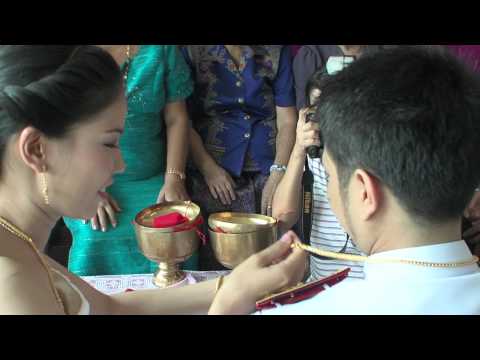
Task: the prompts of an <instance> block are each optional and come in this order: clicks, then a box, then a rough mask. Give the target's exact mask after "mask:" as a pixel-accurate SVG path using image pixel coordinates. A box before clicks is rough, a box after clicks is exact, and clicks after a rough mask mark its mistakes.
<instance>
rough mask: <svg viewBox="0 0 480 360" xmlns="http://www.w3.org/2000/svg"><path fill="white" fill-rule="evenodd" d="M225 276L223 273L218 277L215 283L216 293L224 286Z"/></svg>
mask: <svg viewBox="0 0 480 360" xmlns="http://www.w3.org/2000/svg"><path fill="white" fill-rule="evenodd" d="M224 278H225V277H224V276H223V275H221V276H220V277H219V278H218V279H217V284H216V285H215V295H217V293H218V291H219V290H220V288H221V287H222V285H223V279H224Z"/></svg>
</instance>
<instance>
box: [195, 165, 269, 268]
mask: <svg viewBox="0 0 480 360" xmlns="http://www.w3.org/2000/svg"><path fill="white" fill-rule="evenodd" d="M233 180H234V181H235V184H236V185H237V187H236V189H235V195H236V197H237V198H236V200H235V201H233V202H232V204H231V205H223V204H222V203H221V202H220V200H215V199H214V198H213V196H212V194H211V193H210V190H209V188H208V185H207V184H206V183H205V181H204V178H203V175H202V174H200V173H199V172H198V171H190V172H189V176H188V177H187V190H188V193H189V194H190V197H191V199H192V201H193V202H194V203H196V204H197V205H198V206H200V208H201V210H202V216H203V218H204V219H205V223H204V225H203V229H202V230H203V233H204V234H205V235H206V236H207V244H206V245H205V246H202V247H201V248H200V257H199V269H200V270H202V271H213V270H225V268H224V267H223V266H222V264H220V263H219V262H218V261H217V259H216V258H215V255H214V254H213V250H212V247H211V245H210V243H209V241H208V223H207V220H208V217H209V216H210V214H213V213H217V212H224V211H233V212H243V213H255V214H260V213H261V203H262V191H263V188H264V186H265V183H266V182H267V180H268V176H265V175H262V173H261V172H244V173H242V175H241V176H240V177H234V178H233Z"/></svg>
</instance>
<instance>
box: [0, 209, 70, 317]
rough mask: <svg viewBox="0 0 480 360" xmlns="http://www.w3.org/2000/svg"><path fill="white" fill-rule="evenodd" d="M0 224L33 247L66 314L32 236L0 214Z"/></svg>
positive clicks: (45, 263)
mask: <svg viewBox="0 0 480 360" xmlns="http://www.w3.org/2000/svg"><path fill="white" fill-rule="evenodd" d="M0 226H2V227H3V228H4V229H5V230H7V231H8V232H9V233H11V234H13V235H15V236H16V237H18V238H20V239H22V240H24V241H26V242H27V243H28V244H29V245H30V247H31V248H32V249H33V251H34V252H35V254H36V255H37V257H38V259H39V260H40V262H41V263H42V265H43V267H44V268H45V270H46V271H47V275H48V280H49V282H50V287H51V288H52V290H53V294H54V295H55V299H56V300H57V303H58V305H59V306H60V307H61V309H62V311H63V313H65V314H66V311H65V305H64V304H63V301H62V298H61V297H60V294H59V293H58V290H57V288H56V287H55V285H54V282H53V276H52V272H51V270H50V267H49V266H48V264H47V262H46V261H45V259H44V258H43V256H42V254H41V253H40V250H38V248H37V246H36V245H35V243H34V242H33V240H32V238H31V237H30V236H28V235H27V234H25V233H24V232H23V231H22V230H20V229H19V228H17V227H16V226H15V225H13V224H12V223H11V222H9V221H7V220H5V219H4V218H3V217H1V216H0Z"/></svg>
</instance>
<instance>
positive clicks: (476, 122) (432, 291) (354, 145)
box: [214, 47, 480, 315]
mask: <svg viewBox="0 0 480 360" xmlns="http://www.w3.org/2000/svg"><path fill="white" fill-rule="evenodd" d="M316 117H317V118H318V120H319V124H313V123H309V124H310V126H312V129H313V130H314V131H312V136H313V139H314V140H315V141H317V143H318V144H319V142H318V140H319V139H318V129H321V137H322V139H323V141H322V142H323V144H324V152H323V156H322V159H323V163H324V166H325V170H326V173H327V179H328V181H327V182H328V185H327V186H328V196H329V200H330V204H331V206H332V210H333V211H334V213H335V214H336V216H337V218H338V220H339V222H340V223H341V225H342V227H343V228H344V229H345V230H346V231H348V233H349V234H350V235H351V236H352V238H353V239H354V241H355V243H356V246H357V247H358V248H359V249H360V250H361V251H362V252H363V253H365V254H369V257H368V258H367V259H368V260H367V262H366V263H365V268H364V271H365V279H363V280H355V281H351V282H341V283H339V284H337V285H335V286H333V287H331V288H329V289H327V290H325V291H324V292H321V293H320V294H318V295H317V296H315V297H314V298H312V299H310V300H306V301H303V302H300V303H297V304H293V305H285V306H279V307H277V308H276V309H273V310H269V311H263V312H262V313H264V314H296V315H297V314H480V296H479V294H480V271H479V268H478V264H477V261H478V259H476V258H475V257H473V255H472V253H471V252H470V250H469V248H468V246H467V245H466V243H465V242H464V241H463V240H462V239H461V215H462V213H463V211H464V209H465V208H466V207H467V204H468V202H469V200H470V199H471V198H472V195H473V193H474V190H475V188H476V187H477V185H478V183H479V182H480V181H479V180H480V166H479V164H480V142H479V141H478V138H479V137H480V80H479V78H478V77H476V75H474V74H473V73H472V72H470V71H469V70H468V69H467V68H466V67H465V66H464V65H462V64H461V63H460V62H458V61H457V60H456V59H455V58H453V57H452V56H450V55H449V54H447V53H444V52H442V51H441V50H438V49H422V48H413V47H412V48H410V47H406V48H399V49H394V50H390V51H385V52H382V53H378V54H375V55H372V56H365V57H363V58H361V59H359V60H358V61H356V62H355V63H354V64H352V65H351V66H350V67H348V68H347V69H345V70H343V71H342V72H340V73H339V74H337V75H335V76H333V77H332V78H331V81H330V82H329V83H328V84H327V85H326V86H325V88H324V90H323V91H322V96H321V98H320V102H319V105H318V109H317V113H316ZM307 125H308V124H307ZM226 281H227V284H228V279H227V280H226ZM226 291H228V286H225V289H224V288H222V289H220V291H219V293H218V294H217V297H216V299H215V301H214V305H215V309H216V312H217V313H238V311H237V310H238V309H239V308H240V306H239V305H238V304H236V303H235V301H228V300H229V299H228V293H226ZM238 298H239V301H238V303H239V302H240V299H241V297H238ZM230 300H231V299H230ZM249 305H250V307H251V309H252V311H253V308H254V304H253V303H252V304H249ZM241 308H245V304H243V307H241Z"/></svg>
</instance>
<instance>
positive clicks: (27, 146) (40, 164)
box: [18, 126, 47, 173]
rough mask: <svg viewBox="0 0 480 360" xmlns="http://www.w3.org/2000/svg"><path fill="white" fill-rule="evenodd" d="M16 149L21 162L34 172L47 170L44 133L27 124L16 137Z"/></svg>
mask: <svg viewBox="0 0 480 360" xmlns="http://www.w3.org/2000/svg"><path fill="white" fill-rule="evenodd" d="M18 151H19V153H20V157H21V158H22V160H23V162H24V163H25V164H26V165H27V166H28V167H29V168H31V169H32V170H33V171H34V172H36V173H42V172H45V171H47V168H46V154H45V151H46V142H45V135H44V134H43V133H42V132H41V131H40V130H38V129H36V128H34V127H32V126H28V127H26V128H25V129H23V130H22V132H21V133H20V136H19V137H18Z"/></svg>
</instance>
